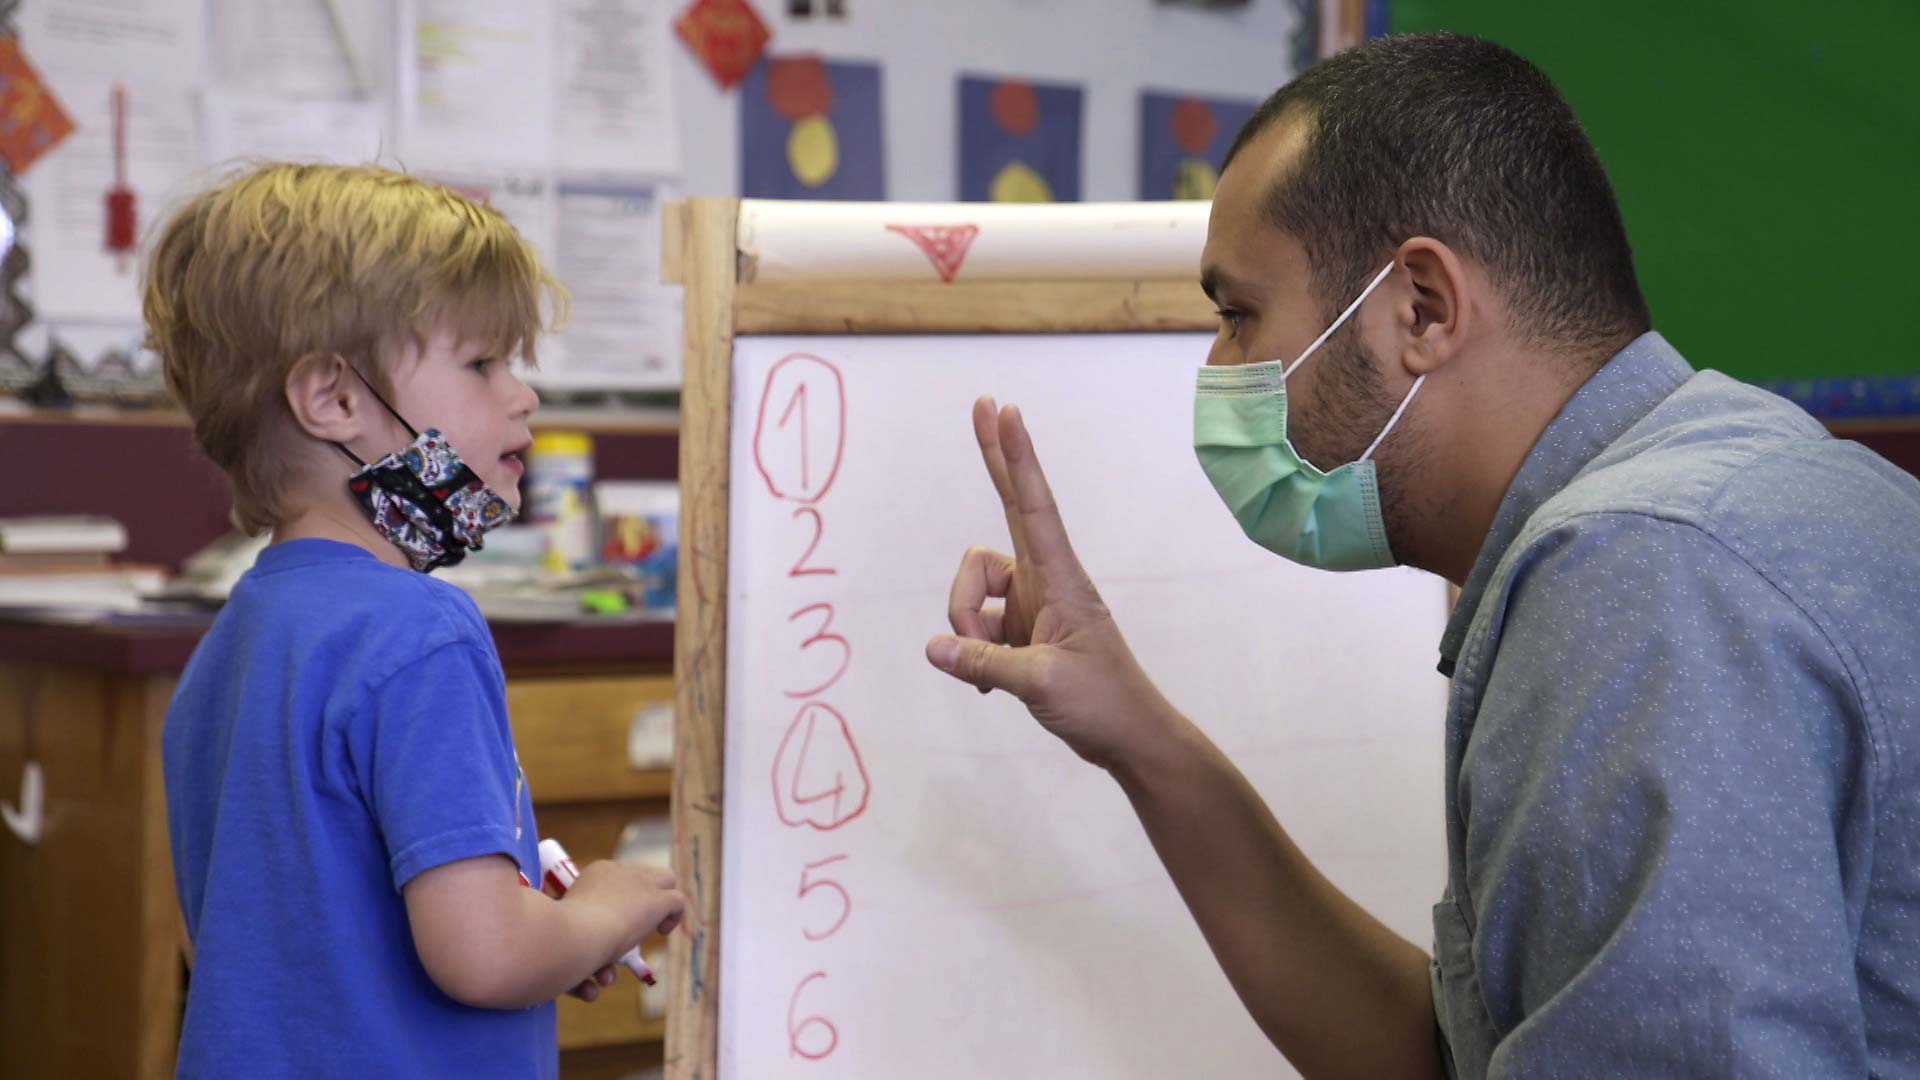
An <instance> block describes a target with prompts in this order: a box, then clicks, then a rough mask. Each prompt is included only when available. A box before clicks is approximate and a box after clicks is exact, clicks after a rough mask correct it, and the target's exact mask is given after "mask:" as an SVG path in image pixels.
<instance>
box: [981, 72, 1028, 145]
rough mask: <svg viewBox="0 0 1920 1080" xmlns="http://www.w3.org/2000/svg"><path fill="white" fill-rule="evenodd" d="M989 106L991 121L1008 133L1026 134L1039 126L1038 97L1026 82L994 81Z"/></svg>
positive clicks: (1011, 80)
mask: <svg viewBox="0 0 1920 1080" xmlns="http://www.w3.org/2000/svg"><path fill="white" fill-rule="evenodd" d="M989 106H990V108H991V110H992V112H993V122H994V123H996V124H998V125H1000V130H1002V131H1005V132H1008V133H1009V134H1013V135H1026V134H1029V133H1030V132H1032V131H1033V129H1034V128H1037V127H1039V126H1040V99H1039V98H1037V97H1035V96H1034V93H1033V87H1031V86H1028V85H1027V84H1026V83H1023V82H1017V81H1015V80H1013V79H1004V80H1002V81H1000V82H997V83H994V84H993V94H992V97H991V98H990V99H989Z"/></svg>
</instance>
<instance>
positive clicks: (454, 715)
mask: <svg viewBox="0 0 1920 1080" xmlns="http://www.w3.org/2000/svg"><path fill="white" fill-rule="evenodd" d="M366 719H367V720H370V721H371V723H372V725H373V730H372V731H371V732H370V733H366V735H363V739H364V741H363V742H362V745H363V746H366V747H367V748H368V750H367V754H366V756H365V758H364V759H363V760H362V761H361V762H360V763H359V765H358V771H359V773H360V782H361V790H362V791H363V792H364V793H365V797H366V799H367V803H368V806H369V808H370V809H371V810H372V812H373V817H374V820H375V821H376V822H377V823H378V825H379V828H380V833H381V836H382V838H383V839H384V840H385V841H386V845H387V866H388V869H389V871H390V872H391V874H392V876H393V887H394V889H395V890H396V891H398V890H399V889H400V888H401V886H403V885H405V884H406V883H407V882H408V880H410V879H411V878H413V877H414V876H415V875H416V874H419V873H420V872H421V871H423V870H430V869H432V868H433V867H436V866H440V865H442V864H444V863H450V862H454V861H456V860H459V859H469V858H473V857H475V856H480V855H495V854H498V855H505V856H507V857H508V858H510V859H511V858H514V857H515V852H516V849H517V846H518V843H517V841H518V837H517V836H516V833H517V832H518V830H519V827H520V822H519V821H518V820H516V817H517V810H518V807H519V805H520V799H519V792H518V790H517V787H518V785H519V782H520V768H519V764H518V761H517V759H516V758H515V756H514V751H513V733H512V730H511V729H510V728H509V727H508V725H507V703H506V695H505V690H504V688H503V686H502V683H501V679H500V673H499V668H498V667H497V666H496V664H495V663H494V661H493V658H492V657H491V656H490V655H488V654H486V653H485V652H483V651H482V650H480V649H478V648H476V647H475V646H473V645H472V644H471V643H468V642H455V643H452V644H448V645H443V646H440V647H438V648H435V649H433V650H431V651H429V652H427V653H425V654H424V655H422V656H421V657H420V658H419V659H417V660H415V661H413V662H410V663H409V664H407V665H406V666H405V667H403V668H401V669H400V670H399V671H397V672H395V673H394V674H393V675H391V676H389V677H388V678H387V679H386V680H385V681H384V682H382V683H380V684H379V685H377V686H375V687H374V688H373V691H372V698H371V700H370V701H369V702H368V707H367V709H366ZM369 735H370V737H367V736H369Z"/></svg>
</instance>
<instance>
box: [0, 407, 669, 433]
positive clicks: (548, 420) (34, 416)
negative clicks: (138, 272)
mask: <svg viewBox="0 0 1920 1080" xmlns="http://www.w3.org/2000/svg"><path fill="white" fill-rule="evenodd" d="M0 423H17V424H115V425H124V426H127V427H178V428H183V427H186V426H187V414H186V413H183V412H181V411H180V410H179V409H175V408H169V407H166V406H160V407H150V408H129V409H119V408H115V407H113V406H111V405H75V406H73V407H72V408H67V409H46V408H40V407H38V406H33V405H26V404H24V403H22V402H20V401H17V400H4V399H0ZM559 429H565V430H568V431H584V432H587V433H588V434H590V435H616V434H617V435H677V434H678V433H679V431H680V417H679V415H678V414H677V413H671V412H666V411H664V410H659V411H656V410H631V411H629V410H619V409H611V410H609V409H581V408H568V407H565V406H555V407H554V408H551V409H542V410H541V411H540V412H537V413H535V414H534V416H533V430H535V431H552V430H559Z"/></svg>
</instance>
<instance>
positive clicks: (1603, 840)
mask: <svg viewBox="0 0 1920 1080" xmlns="http://www.w3.org/2000/svg"><path fill="white" fill-rule="evenodd" d="M1514 580H1515V582H1516V584H1515V585H1514V587H1513V588H1512V589H1511V590H1510V592H1509V593H1508V603H1507V606H1506V610H1505V613H1504V626H1503V628H1502V630H1501V636H1500V645H1499V652H1498V654H1497V656H1496V659H1495V661H1494V663H1493V666H1492V669H1491V672H1490V676H1489V680H1488V683H1487V687H1486V691H1485V695H1484V699H1483V701H1482V704H1481V706H1480V709H1479V710H1478V715H1477V718H1476V720H1475V726H1474V730H1473V732H1472V734H1471V736H1470V737H1469V739H1468V741H1467V744H1466V747H1465V750H1464V751H1463V758H1462V767H1461V772H1460V780H1459V783H1460V791H1459V796H1460V802H1461V808H1462V818H1463V822H1464V827H1465V875H1464V886H1465V887H1464V895H1456V897H1455V898H1454V899H1455V901H1457V902H1458V903H1459V904H1460V906H1461V909H1462V910H1461V915H1462V917H1464V918H1465V919H1466V921H1467V922H1468V924H1469V926H1470V927H1471V930H1472V961H1473V967H1474V970H1475V973H1476V974H1477V976H1478V981H1479V992H1480V994H1481V996H1482V999H1483V1003H1484V1005H1485V1006H1486V1009H1487V1015H1488V1018H1489V1019H1490V1020H1491V1023H1492V1026H1493V1029H1494V1035H1495V1040H1496V1041H1495V1043H1494V1046H1493V1050H1492V1054H1491V1059H1490V1060H1489V1061H1488V1062H1487V1075H1489V1076H1494V1077H1553V1076H1576V1075H1577V1076H1630V1075H1641V1076H1653V1075H1661V1076H1682V1075H1690V1076H1707V1075H1717V1076H1729V1075H1736V1076H1842V1075H1865V1073H1866V1071H1867V1062H1866V1057H1865V1052H1866V1049H1865V1031H1864V1025H1863V1021H1862V1016H1861V1008H1860V1000H1859V993H1858V988H1857V982H1856V977H1855V973H1854V943H1853V937H1854V934H1853V928H1854V927H1856V926H1857V925H1858V924H1859V919H1860V913H1861V911H1862V910H1863V907H1864V897H1865V890H1866V880H1865V874H1864V873H1862V872H1860V871H1859V869H1858V868H1857V866H1856V865H1854V863H1855V860H1852V859H1850V858H1849V853H1851V852H1858V851H1863V850H1870V846H1871V843H1872V840H1871V831H1872V830H1871V807H1870V804H1869V801H1868V800H1869V798H1870V791H1869V788H1870V784H1869V783H1868V782H1867V780H1866V779H1865V778H1866V777H1867V775H1868V774H1867V772H1866V771H1865V770H1867V769H1868V768H1869V765H1870V762H1869V760H1868V758H1869V755H1870V754H1871V752H1872V751H1871V749H1870V745H1869V743H1868V740H1867V735H1866V732H1865V730H1864V721H1863V720H1862V712H1861V709H1860V707H1859V697H1858V695H1857V693H1856V692H1855V689H1854V686H1853V684H1852V682H1851V681H1850V679H1849V677H1848V674H1847V671H1846V668H1845V666H1844V664H1843V663H1842V661H1841V659H1840V654H1839V653H1838V652H1837V651H1836V650H1835V648H1834V646H1833V644H1832V643H1831V642H1829V641H1828V640H1827V638H1826V637H1825V636H1824V635H1823V634H1822V632H1821V630H1820V629H1819V627H1818V625H1817V624H1816V622H1815V620H1813V619H1812V618H1810V617H1809V615H1808V613H1806V612H1803V611H1802V610H1801V609H1800V608H1799V607H1797V606H1796V605H1795V604H1794V603H1793V602H1792V601H1791V600H1790V599H1789V598H1788V597H1787V596H1786V595H1784V594H1783V593H1781V592H1780V591H1779V590H1778V589H1777V588H1775V587H1774V586H1773V585H1772V584H1770V583H1769V582H1768V580H1767V579H1766V577H1765V576H1764V575H1763V574H1761V573H1760V572H1758V571H1757V570H1756V569H1755V568H1753V567H1752V566H1750V565H1749V564H1747V563H1746V562H1745V561H1743V560H1742V559H1741V558H1740V557H1739V556H1737V555H1736V554H1735V553H1734V552H1733V551H1731V550H1729V549H1728V548H1727V547H1725V546H1724V545H1722V544H1721V543H1720V542H1719V541H1717V540H1716V539H1714V538H1713V537H1712V536H1710V535H1708V534H1707V533H1705V532H1702V531H1701V530H1700V529H1698V528H1696V527H1695V526H1693V525H1690V524H1685V523H1678V522H1673V521H1667V520H1660V519H1656V518H1652V517H1648V516H1644V515H1637V514H1604V515H1590V516H1587V517H1584V518H1578V519H1575V520H1574V521H1572V522H1569V523H1567V524H1565V525H1563V526H1561V527H1560V528H1559V529H1557V530H1556V531H1554V532H1553V533H1551V534H1549V535H1548V536H1547V537H1545V538H1544V540H1543V541H1542V542H1541V543H1540V544H1538V545H1535V546H1534V547H1533V548H1531V549H1530V551H1529V555H1528V556H1527V559H1526V562H1525V564H1524V565H1523V567H1522V568H1521V570H1520V571H1519V572H1518V573H1517V574H1516V575H1515V578H1514ZM1869 861H1870V860H1869Z"/></svg>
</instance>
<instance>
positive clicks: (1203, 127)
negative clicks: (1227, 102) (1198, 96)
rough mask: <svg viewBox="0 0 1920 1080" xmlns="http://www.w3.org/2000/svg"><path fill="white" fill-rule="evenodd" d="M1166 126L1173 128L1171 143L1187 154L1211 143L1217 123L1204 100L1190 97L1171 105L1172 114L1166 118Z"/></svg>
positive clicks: (1201, 150)
mask: <svg viewBox="0 0 1920 1080" xmlns="http://www.w3.org/2000/svg"><path fill="white" fill-rule="evenodd" d="M1168 126H1169V127H1171V128H1173V143H1174V145H1175V146H1178V147H1179V148H1180V149H1182V150H1185V151H1186V152H1187V153H1189V154H1198V153H1201V152H1203V151H1205V150H1206V148H1207V147H1208V146H1210V145H1212V143H1213V136H1214V132H1215V131H1217V130H1218V125H1217V124H1216V123H1215V122H1214V119H1213V110H1212V109H1210V108H1208V107H1207V106H1206V103H1205V102H1200V101H1195V100H1193V99H1192V98H1182V99H1180V102H1179V103H1178V104H1176V105H1175V106H1174V107H1173V115H1172V116H1171V117H1169V118H1168Z"/></svg>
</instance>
